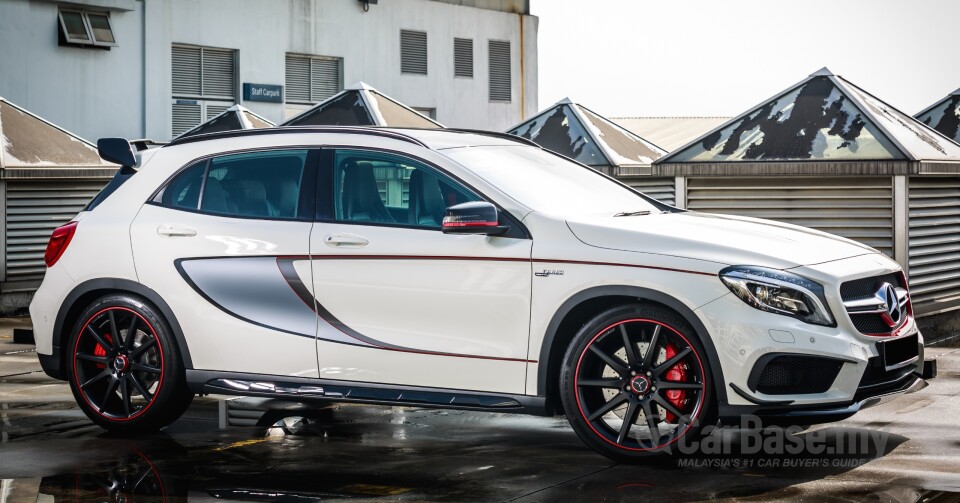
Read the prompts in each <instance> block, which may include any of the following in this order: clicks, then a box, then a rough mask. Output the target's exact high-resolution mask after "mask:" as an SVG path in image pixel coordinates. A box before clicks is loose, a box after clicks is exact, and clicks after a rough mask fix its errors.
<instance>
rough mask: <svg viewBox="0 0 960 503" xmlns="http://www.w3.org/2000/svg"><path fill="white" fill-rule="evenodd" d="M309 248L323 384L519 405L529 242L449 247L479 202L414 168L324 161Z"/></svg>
mask: <svg viewBox="0 0 960 503" xmlns="http://www.w3.org/2000/svg"><path fill="white" fill-rule="evenodd" d="M320 187H321V188H320V191H319V194H320V199H319V201H318V211H319V213H320V215H321V218H320V220H321V221H318V222H317V223H316V224H315V226H314V229H313V232H312V234H311V237H310V253H311V259H312V263H313V284H314V291H315V295H316V300H317V306H316V307H317V313H318V315H319V316H320V318H321V319H320V323H319V329H318V335H317V337H318V339H317V358H318V363H319V368H320V377H322V378H328V379H342V380H355V381H365V382H376V383H390V384H400V385H411V386H431V387H438V388H447V389H465V390H484V391H495V392H502V393H518V394H519V393H523V392H524V381H525V374H526V367H527V365H526V364H527V340H528V336H529V321H530V277H531V263H530V249H531V240H530V239H528V238H526V237H525V236H524V235H523V234H522V232H521V231H520V229H514V232H513V233H512V234H514V235H515V236H517V237H488V236H479V235H447V234H443V233H442V232H441V230H440V223H441V221H442V218H443V214H444V210H445V209H446V207H447V206H450V205H453V204H458V203H461V202H466V201H471V200H478V199H480V198H479V196H477V195H476V194H475V193H474V192H473V191H471V190H469V189H468V188H466V187H464V186H463V185H462V184H460V183H458V182H457V181H455V180H454V179H452V178H451V177H449V176H447V175H445V174H443V173H441V172H440V171H439V170H437V169H435V168H431V167H429V166H427V165H425V164H424V163H421V162H418V161H416V160H413V159H410V158H407V157H404V156H400V155H397V154H391V153H382V152H376V151H366V150H346V149H342V150H337V151H325V153H324V158H323V161H322V162H321V169H320Z"/></svg>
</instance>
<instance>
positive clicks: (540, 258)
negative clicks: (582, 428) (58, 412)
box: [31, 130, 917, 404]
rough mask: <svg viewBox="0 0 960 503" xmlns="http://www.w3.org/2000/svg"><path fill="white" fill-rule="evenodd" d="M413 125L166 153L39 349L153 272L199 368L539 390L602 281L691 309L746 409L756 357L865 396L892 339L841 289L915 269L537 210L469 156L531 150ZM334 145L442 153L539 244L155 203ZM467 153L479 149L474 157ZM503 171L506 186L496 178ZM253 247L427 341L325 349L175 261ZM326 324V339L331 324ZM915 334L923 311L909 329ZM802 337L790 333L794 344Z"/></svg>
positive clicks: (100, 239) (83, 234)
mask: <svg viewBox="0 0 960 503" xmlns="http://www.w3.org/2000/svg"><path fill="white" fill-rule="evenodd" d="M405 133H406V134H410V135H413V136H414V137H417V138H418V139H419V140H421V141H423V142H425V143H426V144H427V146H428V147H426V148H425V147H423V146H419V145H416V144H414V143H411V142H406V141H401V140H397V139H393V138H386V137H382V136H376V135H373V134H345V133H322V134H321V133H304V132H297V133H286V134H272V135H256V136H242V137H235V138H222V139H216V140H207V141H198V142H194V143H187V144H182V145H176V146H170V147H165V148H163V149H160V150H159V151H157V152H156V153H154V154H153V155H152V156H151V157H150V162H149V163H147V164H146V165H145V166H144V167H143V168H141V170H140V173H138V174H137V175H136V176H134V177H132V178H131V179H130V181H128V182H127V183H126V184H124V185H123V186H122V187H121V188H120V189H119V190H117V192H116V193H114V195H113V196H111V197H110V198H108V199H107V201H106V202H104V203H103V204H102V205H101V206H100V207H98V208H97V209H96V210H94V211H93V212H90V213H89V214H86V215H84V216H83V220H82V222H81V225H80V226H79V229H78V232H77V236H76V237H75V238H74V242H73V243H71V245H70V247H69V248H68V249H67V252H66V253H65V254H64V256H63V258H62V259H61V261H60V262H59V263H58V264H56V265H55V266H54V267H53V268H51V269H50V271H49V272H48V274H47V278H46V279H45V281H44V283H43V285H42V286H41V288H40V290H39V292H38V293H37V296H36V298H35V300H34V303H33V304H32V306H31V314H32V315H33V316H34V322H35V330H36V334H35V335H36V337H37V341H38V346H37V347H38V352H40V353H41V354H48V352H49V351H50V347H51V344H50V339H51V337H52V333H51V332H52V322H51V320H52V319H53V317H55V316H56V312H57V310H59V309H60V304H61V303H62V302H63V298H64V297H65V296H66V294H67V293H68V292H69V290H70V289H72V288H73V286H74V285H76V284H79V283H80V282H82V281H84V280H85V279H90V278H98V277H118V278H127V279H131V280H134V281H139V282H140V283H142V284H144V285H146V286H148V287H150V288H152V289H153V290H155V291H156V292H158V293H159V294H160V295H161V296H162V297H163V298H164V299H165V300H166V301H167V302H168V303H169V304H170V307H171V309H172V310H173V312H174V314H175V315H176V317H177V319H178V320H179V322H180V324H181V326H182V327H183V329H184V333H185V336H186V339H187V342H188V344H189V346H190V351H191V354H192V356H193V360H194V366H195V367H196V368H199V369H212V370H231V371H241V372H255V373H263V374H276V375H300V376H319V377H323V378H329V379H338V380H348V381H362V382H371V383H390V384H399V385H412V386H428V387H439V388H455V389H466V390H479V391H490V392H502V393H517V394H523V393H525V394H528V395H533V394H536V393H537V390H538V388H539V385H540V384H541V383H539V382H538V369H539V368H540V367H539V366H540V365H543V364H545V363H546V362H543V361H540V360H541V348H542V347H543V345H544V343H545V341H546V340H547V339H548V338H549V336H550V335H551V334H549V333H548V327H549V324H550V321H551V319H552V318H553V317H554V315H555V314H556V313H557V312H558V310H559V309H560V308H561V306H563V304H564V303H565V302H567V301H568V300H569V299H571V298H572V297H574V296H575V295H577V294H578V293H580V292H583V291H585V290H587V289H590V288H593V287H603V286H628V287H631V286H632V287H639V288H645V289H649V290H653V291H656V292H662V293H664V294H667V295H669V296H671V297H672V298H673V299H675V301H676V302H678V303H679V304H681V305H683V306H685V307H686V308H687V309H689V310H690V311H691V312H693V313H694V316H696V317H697V318H698V319H699V321H700V322H701V323H702V324H703V325H704V326H705V327H706V329H707V332H708V333H709V337H710V340H709V341H708V343H709V344H711V345H713V346H714V347H715V348H716V350H717V356H718V358H719V363H720V370H721V371H722V374H723V376H724V381H725V382H723V383H718V385H719V386H723V387H724V388H725V389H726V390H727V396H728V399H729V401H730V403H732V404H747V403H748V402H747V401H746V400H743V399H742V398H740V397H739V396H737V395H736V394H734V393H732V392H730V389H729V384H736V385H737V386H739V387H740V388H743V389H746V388H747V386H746V384H745V382H746V379H747V376H748V375H749V372H750V369H751V368H752V365H753V363H754V362H756V361H757V359H758V358H759V357H761V356H762V355H764V354H768V353H770V352H774V351H776V352H793V353H803V354H813V355H822V356H832V357H837V358H843V359H846V360H848V363H846V364H844V367H843V369H842V371H841V373H840V376H839V377H838V379H837V380H836V382H835V383H834V386H833V388H831V389H830V390H829V391H827V392H826V393H822V394H817V395H804V396H780V395H778V396H777V397H776V398H777V399H784V398H786V399H794V400H796V403H797V404H813V403H830V402H838V401H846V400H849V399H850V398H851V397H852V396H853V393H854V391H855V390H856V387H857V384H858V382H859V380H860V376H861V374H862V372H863V369H864V367H865V363H866V361H867V359H868V358H869V357H871V356H875V355H876V348H875V346H874V345H873V343H874V342H875V341H876V339H874V338H871V337H868V336H865V335H862V334H860V333H858V332H857V331H856V329H855V328H854V327H853V325H852V323H851V321H850V319H849V317H848V316H847V315H846V314H845V312H844V309H843V306H842V303H841V299H840V292H839V286H840V284H841V283H842V282H844V281H847V280H850V279H856V278H863V277H870V276H874V275H879V274H883V273H887V272H892V271H897V270H899V266H898V265H897V264H896V263H895V262H893V261H892V260H891V259H889V258H887V257H885V256H883V255H882V254H880V253H878V252H875V251H872V250H869V249H865V248H863V247H862V246H861V245H857V244H854V243H851V242H849V241H847V240H843V239H839V238H834V237H832V236H829V235H825V234H822V233H817V232H813V231H809V230H806V229H801V228H797V227H792V226H785V225H781V224H772V223H769V222H763V221H756V220H751V219H730V218H725V217H716V216H707V215H697V214H691V213H679V214H677V213H674V214H656V213H654V214H649V215H637V216H628V217H613V216H611V215H609V214H603V215H599V214H589V209H590V208H591V205H590V204H583V202H581V204H578V205H577V206H576V208H577V209H578V210H577V211H579V212H581V213H578V214H571V215H558V214H554V213H555V211H551V212H542V211H537V210H536V206H538V205H539V204H540V203H538V202H536V201H523V200H521V199H522V197H520V196H518V194H523V193H524V192H525V191H526V190H527V189H529V187H523V190H520V189H519V188H518V187H516V186H510V183H511V182H510V180H511V178H510V177H509V176H507V177H504V176H503V174H502V173H500V174H497V173H493V172H492V171H491V170H490V169H489V167H488V166H485V165H484V164H483V163H476V162H473V163H468V162H467V159H468V158H473V159H475V158H476V157H477V155H478V154H482V152H483V149H490V148H511V149H525V148H533V147H527V146H519V145H518V144H516V143H514V142H511V141H509V140H504V139H500V138H492V137H486V136H478V135H471V134H463V133H455V132H443V131H429V132H428V131H424V132H420V131H413V130H408V131H405ZM323 145H336V146H351V147H354V148H363V147H372V148H379V149H385V150H390V151H393V152H395V153H398V154H401V155H407V156H412V157H416V158H418V159H421V160H422V161H426V162H428V163H431V164H433V165H435V166H436V167H439V168H440V169H442V170H444V171H447V172H448V173H450V174H452V175H454V176H455V177H456V178H458V179H459V180H461V181H462V182H463V183H465V184H466V185H469V186H471V187H472V188H473V189H474V190H476V191H477V192H479V193H482V194H483V195H484V196H486V197H487V198H488V199H489V200H491V201H492V202H494V203H496V204H497V205H498V206H500V207H501V208H502V209H503V210H505V211H507V212H509V213H510V214H511V215H512V216H514V217H515V218H516V219H517V220H520V221H522V223H523V225H524V226H526V227H527V229H529V231H530V234H531V235H532V236H533V239H514V238H505V237H485V236H454V235H445V234H442V233H441V232H439V231H433V230H417V229H408V228H398V227H385V226H377V225H369V224H368V225H359V224H344V223H329V222H317V223H309V222H278V221H261V220H254V219H240V218H227V217H214V216H209V215H200V214H197V213H192V212H184V211H179V210H173V209H167V208H162V207H159V206H156V205H151V204H144V202H145V201H147V200H148V198H149V197H150V195H151V194H152V193H153V192H154V191H155V190H156V189H157V188H158V187H159V186H161V185H163V183H164V182H165V180H167V179H168V178H169V177H170V176H171V175H172V174H173V173H175V172H176V171H177V170H178V169H179V168H180V167H182V166H185V165H187V164H189V163H190V162H191V161H193V160H195V159H197V158H200V157H202V156H206V155H211V154H217V153H224V152H230V151H237V150H246V149H260V148H272V147H278V146H291V147H292V146H298V147H304V146H306V147H320V146H323ZM463 149H473V150H471V155H470V156H464V155H461V154H462V153H463V152H464V150H463ZM480 157H482V155H481V156H480ZM464 164H468V165H464ZM522 168H523V166H514V169H522ZM597 176H599V175H597ZM493 179H496V180H498V183H499V184H498V185H495V184H492V183H490V180H493ZM517 180H526V178H524V177H523V176H518V177H517ZM517 183H519V182H517ZM524 183H529V180H527V181H526V182H524ZM617 197H620V196H617ZM638 204H639V203H638ZM644 204H646V203H644ZM551 208H553V209H554V210H555V209H556V205H552V206H551ZM625 209H629V208H625ZM583 211H586V212H587V213H582V212H583ZM164 226H172V227H178V228H181V227H182V228H189V229H192V230H195V231H196V235H195V236H192V237H168V236H161V235H158V234H157V228H158V227H164ZM335 234H339V235H343V236H348V237H349V238H350V239H351V240H352V242H351V243H346V245H345V246H336V247H332V246H328V245H327V244H325V239H326V237H327V236H330V235H335ZM255 255H263V256H278V255H295V256H299V257H303V258H302V259H299V260H297V261H296V262H295V263H294V268H295V271H296V277H297V278H298V279H299V280H300V282H302V283H303V285H305V287H306V288H308V289H309V290H311V293H312V294H313V295H314V297H315V298H316V299H317V300H318V301H319V303H320V304H321V305H322V306H323V307H324V308H326V309H327V310H328V311H329V312H330V313H332V314H333V315H334V316H335V317H336V318H338V319H339V320H340V321H341V322H342V323H344V324H345V325H346V326H348V327H349V328H351V329H353V330H355V331H357V332H359V333H361V334H363V335H364V336H365V337H367V338H369V339H370V340H375V341H379V343H382V344H383V345H385V346H401V347H403V348H409V349H411V351H398V350H391V349H383V348H377V347H374V346H373V345H371V344H370V343H369V342H360V341H358V343H357V345H353V344H352V343H343V342H339V343H338V342H327V341H325V340H320V341H314V340H313V339H311V338H310V337H302V336H295V335H290V334H286V333H283V332H278V331H276V330H271V329H269V328H264V327H261V326H257V325H254V324H251V323H247V322H245V321H243V320H241V319H238V318H237V317H235V316H231V315H229V314H227V313H225V312H223V311H221V310H220V309H218V308H216V307H214V306H211V305H210V304H209V303H208V302H207V300H206V299H204V297H202V296H200V295H199V294H197V292H195V291H194V290H193V288H191V287H190V286H189V285H188V284H187V283H186V282H185V281H184V279H183V278H182V277H181V275H180V274H179V273H178V272H177V271H176V269H175V267H174V265H173V264H174V261H175V260H177V259H180V258H187V257H219V256H255ZM430 257H446V258H430ZM453 258H456V259H453ZM134 264H136V267H134ZM734 264H745V265H765V266H774V267H780V268H789V269H790V270H791V271H792V272H793V273H796V274H799V275H801V276H804V277H807V278H809V279H811V280H813V281H816V282H818V283H820V284H822V285H823V286H824V290H825V296H826V301H827V305H828V307H829V309H830V310H831V312H832V313H833V315H834V317H835V318H836V319H837V321H838V326H837V327H834V328H830V327H822V326H817V325H810V324H806V323H803V322H801V321H799V320H796V319H793V318H789V317H785V316H779V315H775V314H770V313H765V312H762V311H759V310H756V309H753V308H751V307H750V306H748V305H747V304H745V303H744V302H742V301H741V300H739V299H738V298H737V297H735V296H734V295H731V294H730V291H729V290H728V289H727V288H726V286H724V284H723V283H722V282H721V281H720V279H719V278H718V276H717V274H718V272H719V271H720V270H721V269H722V268H724V267H726V266H728V265H734ZM538 272H539V273H541V274H540V275H537V274H536V273H538ZM561 272H562V274H560V273H561ZM278 274H279V270H278ZM236 286H237V288H244V287H245V285H244V284H242V283H238V284H237V285H236ZM324 323H325V322H322V321H321V322H320V327H321V330H320V331H319V333H320V334H321V335H320V336H321V337H323V334H324V332H323V331H324V330H331V329H332V327H330V326H328V325H324ZM916 330H917V329H916V325H915V324H914V322H912V321H911V322H909V324H908V325H907V327H906V328H905V329H904V330H903V331H902V333H904V334H910V333H914V332H916ZM787 332H789V333H790V335H791V337H786V336H784V333H787ZM328 333H329V332H328ZM347 335H349V334H347ZM345 340H346V339H345ZM429 353H455V354H456V355H441V354H429ZM478 357H479V358H478ZM754 398H758V399H764V398H770V397H764V396H762V395H756V396H755V397H754Z"/></svg>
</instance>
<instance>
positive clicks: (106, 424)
mask: <svg viewBox="0 0 960 503" xmlns="http://www.w3.org/2000/svg"><path fill="white" fill-rule="evenodd" d="M131 333H132V335H133V336H132V337H130V335H131ZM117 335H119V337H117ZM67 348H68V351H67V370H68V380H69V382H70V389H71V390H72V391H73V396H74V397H75V398H76V400H77V403H78V404H79V405H80V408H81V409H82V410H83V412H84V413H85V414H86V415H87V417H89V418H90V419H91V420H92V421H93V422H94V423H96V424H98V425H100V426H101V427H103V428H105V429H107V430H110V431H115V432H119V433H139V432H145V431H153V430H157V429H160V428H162V427H164V426H166V425H168V424H170V423H172V422H173V421H174V420H176V419H177V418H178V417H180V415H181V414H183V412H184V411H185V410H186V409H187V407H188V406H189V405H190V402H191V401H192V400H193V394H192V393H190V391H189V389H188V388H187V384H186V375H185V372H184V368H183V361H182V359H181V358H180V353H179V351H178V349H177V345H176V341H175V340H174V337H173V333H172V331H171V330H170V326H169V324H167V322H166V321H165V320H164V319H163V317H162V316H161V315H160V314H159V312H158V311H157V309H156V308H154V307H153V306H152V305H150V304H149V303H147V302H146V301H144V300H143V299H141V298H139V297H136V296H133V295H128V294H111V295H106V296H104V297H100V298H99V299H97V300H95V301H94V302H93V303H92V304H90V305H89V306H88V307H87V308H86V309H85V310H84V311H83V313H82V314H81V315H80V318H79V320H78V321H77V324H76V325H75V327H74V329H73V332H72V333H71V336H70V342H69V345H68V346H67Z"/></svg>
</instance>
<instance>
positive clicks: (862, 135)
mask: <svg viewBox="0 0 960 503" xmlns="http://www.w3.org/2000/svg"><path fill="white" fill-rule="evenodd" d="M738 161H740V162H765V161H777V162H795V161H844V162H846V161H960V145H957V144H956V143H954V142H952V141H950V140H948V139H947V138H945V137H944V136H943V135H941V134H940V133H938V132H936V131H934V130H933V129H931V128H929V127H927V126H926V125H924V124H923V123H921V122H920V121H918V120H916V119H914V118H912V117H910V116H908V115H906V114H904V113H903V112H901V111H899V110H897V109H896V108H894V107H892V106H890V105H889V104H887V103H885V102H883V101H881V100H880V99H878V98H876V97H875V96H873V95H872V94H870V93H868V92H866V91H864V90H863V89H861V88H860V87H858V86H856V85H854V84H853V83H851V82H850V81H848V80H846V79H844V78H843V77H841V76H839V75H834V74H833V73H832V72H830V70H828V69H826V68H823V69H821V70H819V71H817V72H815V73H813V74H811V75H810V76H809V77H807V78H806V79H804V80H802V81H800V82H799V83H797V84H796V85H794V86H792V87H790V88H788V89H787V90H786V91H783V92H781V93H779V94H777V95H776V96H774V97H773V98H770V99H768V100H766V101H764V102H763V103H761V104H760V105H758V106H756V107H754V108H751V109H750V110H749V111H747V112H746V113H744V114H741V115H739V116H737V117H735V118H733V119H731V120H730V121H727V122H726V123H725V124H723V125H721V126H720V127H717V128H715V129H714V130H713V131H710V132H709V133H707V134H705V135H703V136H701V137H700V138H698V139H696V140H694V141H692V142H690V143H688V144H687V145H685V146H683V147H680V148H679V149H677V150H675V151H673V152H672V153H670V154H669V155H667V156H664V157H662V158H661V159H659V160H658V161H657V162H656V164H658V165H660V164H669V163H727V162H738Z"/></svg>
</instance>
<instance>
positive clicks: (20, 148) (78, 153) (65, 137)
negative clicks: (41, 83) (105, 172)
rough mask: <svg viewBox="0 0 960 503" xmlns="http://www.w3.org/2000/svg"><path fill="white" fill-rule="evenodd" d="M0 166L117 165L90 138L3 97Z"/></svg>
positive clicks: (48, 167)
mask: <svg viewBox="0 0 960 503" xmlns="http://www.w3.org/2000/svg"><path fill="white" fill-rule="evenodd" d="M0 168H2V169H3V170H5V171H6V170H9V169H11V168H13V169H21V170H22V169H30V170H34V171H35V170H37V169H40V170H44V171H45V170H47V169H50V170H58V169H60V170H62V169H63V168H107V169H116V165H115V164H111V163H108V162H106V161H104V160H103V159H101V158H100V156H99V155H98V154H97V148H96V146H94V145H93V144H92V143H90V142H88V141H87V140H84V139H83V138H80V137H79V136H77V135H75V134H73V133H71V132H69V131H67V130H66V129H63V128H61V127H60V126H57V125H55V124H53V123H52V122H49V121H47V120H45V119H43V118H41V117H39V116H37V115H34V114H33V113H30V112H28V111H27V110H26V109H24V108H21V107H19V106H17V105H15V104H13V103H11V102H9V101H7V100H5V99H4V98H2V97H0ZM71 171H72V170H71ZM4 177H10V175H9V173H7V174H5V175H4Z"/></svg>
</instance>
